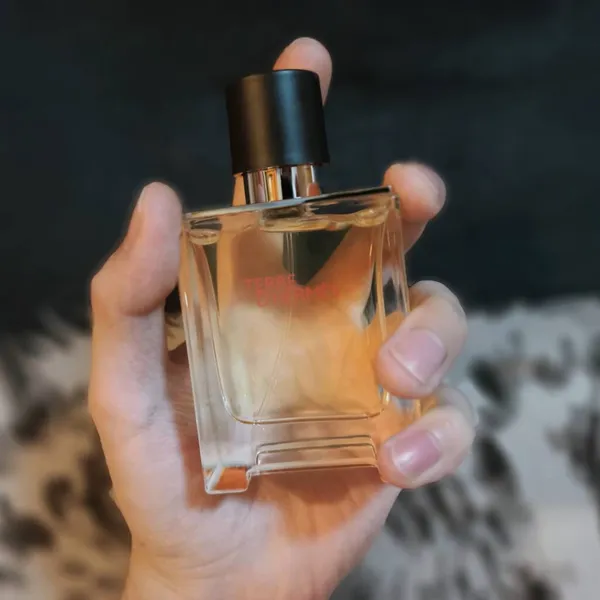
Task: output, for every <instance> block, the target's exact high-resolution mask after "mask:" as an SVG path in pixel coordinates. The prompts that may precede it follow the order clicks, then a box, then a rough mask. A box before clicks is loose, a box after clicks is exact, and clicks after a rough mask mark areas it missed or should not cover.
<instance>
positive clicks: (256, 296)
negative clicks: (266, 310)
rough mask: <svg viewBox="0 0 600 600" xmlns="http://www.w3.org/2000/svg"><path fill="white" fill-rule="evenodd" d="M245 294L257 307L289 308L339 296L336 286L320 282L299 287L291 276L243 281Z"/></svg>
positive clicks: (253, 278)
mask: <svg viewBox="0 0 600 600" xmlns="http://www.w3.org/2000/svg"><path fill="white" fill-rule="evenodd" d="M244 285H245V287H246V292H247V293H248V294H250V297H251V298H253V300H254V301H255V302H256V304H257V305H258V306H290V305H294V304H303V303H309V302H328V301H333V300H335V299H337V298H338V297H339V295H340V293H339V290H338V288H337V286H336V285H334V284H331V283H327V282H321V283H318V284H316V285H299V284H298V283H296V278H295V276H294V275H293V274H289V275H277V276H275V277H252V278H248V279H244Z"/></svg>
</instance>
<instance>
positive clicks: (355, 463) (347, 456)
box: [203, 436, 377, 494]
mask: <svg viewBox="0 0 600 600" xmlns="http://www.w3.org/2000/svg"><path fill="white" fill-rule="evenodd" d="M348 467H377V451H376V448H375V445H374V444H373V441H372V439H371V438H370V436H353V437H344V438H338V439H331V438H330V439H324V440H310V441H308V440H307V441H302V442H300V441H293V442H282V443H275V444H263V445H261V446H259V447H258V448H257V452H256V461H255V464H254V465H252V466H247V465H229V466H224V465H219V466H216V467H214V468H205V469H204V470H203V472H204V486H205V490H206V492H207V493H208V494H231V493H236V492H237V493H241V492H245V491H246V490H247V489H248V487H249V486H250V482H251V480H252V479H253V478H254V477H256V476H259V475H269V474H275V473H290V472H293V471H314V470H317V469H319V470H329V469H339V468H348Z"/></svg>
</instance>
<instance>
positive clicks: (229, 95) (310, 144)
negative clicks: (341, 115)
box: [226, 69, 329, 175]
mask: <svg viewBox="0 0 600 600" xmlns="http://www.w3.org/2000/svg"><path fill="white" fill-rule="evenodd" d="M226 101H227V115H228V119H229V144H230V149H231V163H232V164H231V166H232V170H233V173H234V175H237V174H239V173H243V172H246V171H256V170H260V169H267V168H269V167H283V166H294V165H305V164H314V165H320V164H326V163H328V162H329V150H328V147H327V135H326V132H325V118H324V112H323V102H322V100H321V87H320V85H319V76H318V75H317V74H316V73H313V72H312V71H301V70H291V69H290V70H283V71H271V72H270V73H264V74H260V75H249V76H248V77H244V78H243V79H240V80H239V81H237V82H235V83H233V84H231V85H230V86H228V87H227V90H226Z"/></svg>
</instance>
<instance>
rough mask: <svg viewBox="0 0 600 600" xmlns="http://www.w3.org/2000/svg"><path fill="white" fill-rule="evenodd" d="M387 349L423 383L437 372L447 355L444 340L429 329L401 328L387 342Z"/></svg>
mask: <svg viewBox="0 0 600 600" xmlns="http://www.w3.org/2000/svg"><path fill="white" fill-rule="evenodd" d="M387 351H388V352H389V354H390V356H391V357H392V358H393V359H394V360H395V361H396V362H397V363H398V364H399V365H400V366H401V367H402V368H404V369H405V370H406V371H408V372H409V373H410V374H411V375H412V376H413V377H414V378H415V379H416V380H417V381H419V382H420V383H422V384H424V383H427V382H428V381H429V380H430V379H431V378H432V377H433V376H434V375H435V374H436V373H437V371H438V370H439V369H440V367H441V366H442V364H443V363H444V361H445V360H446V356H447V352H446V348H445V347H444V344H443V342H442V340H440V338H439V337H438V336H437V335H436V334H435V333H433V331H429V330H428V329H409V330H408V331H405V330H403V329H402V328H400V329H399V330H398V331H397V332H396V333H395V334H394V335H393V336H392V337H391V338H390V340H389V341H388V342H387Z"/></svg>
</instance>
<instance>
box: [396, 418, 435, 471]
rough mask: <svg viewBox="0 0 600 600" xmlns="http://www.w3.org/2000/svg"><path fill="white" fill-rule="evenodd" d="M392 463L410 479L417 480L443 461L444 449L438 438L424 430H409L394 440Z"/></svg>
mask: <svg viewBox="0 0 600 600" xmlns="http://www.w3.org/2000/svg"><path fill="white" fill-rule="evenodd" d="M391 453H392V461H393V463H394V466H395V467H396V469H397V470H398V471H400V473H402V474H403V475H404V476H405V477H407V478H408V479H411V480H412V479H416V478H417V477H420V476H421V475H422V474H423V473H426V472H427V471H429V470H430V469H432V468H433V467H435V465H436V464H437V463H438V462H439V461H440V460H441V458H442V448H441V447H440V444H439V442H438V440H437V439H436V437H435V436H434V435H432V434H431V433H430V432H429V431H427V430H424V429H416V430H407V431H406V432H405V433H401V434H400V435H398V436H396V437H395V438H394V440H393V446H392V448H391Z"/></svg>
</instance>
